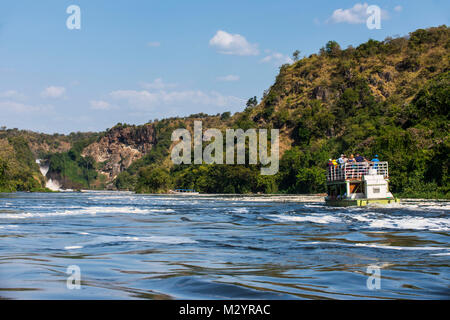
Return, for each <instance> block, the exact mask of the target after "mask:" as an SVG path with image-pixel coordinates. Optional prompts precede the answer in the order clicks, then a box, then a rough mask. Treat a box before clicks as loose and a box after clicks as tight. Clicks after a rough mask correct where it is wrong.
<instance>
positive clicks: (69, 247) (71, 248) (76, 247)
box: [64, 246, 83, 250]
mask: <svg viewBox="0 0 450 320" xmlns="http://www.w3.org/2000/svg"><path fill="white" fill-rule="evenodd" d="M81 248H83V246H67V247H64V249H65V250H73V249H81Z"/></svg>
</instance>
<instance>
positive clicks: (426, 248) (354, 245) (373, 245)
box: [301, 241, 450, 255]
mask: <svg viewBox="0 0 450 320" xmlns="http://www.w3.org/2000/svg"><path fill="white" fill-rule="evenodd" d="M301 243H302V244H326V245H333V246H345V247H366V248H376V249H388V250H410V251H437V250H445V251H449V250H450V248H446V247H400V246H389V245H385V244H379V243H345V242H324V241H310V242H301ZM447 254H448V253H437V254H433V255H447Z"/></svg>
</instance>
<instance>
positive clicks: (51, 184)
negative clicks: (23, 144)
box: [36, 159, 61, 191]
mask: <svg viewBox="0 0 450 320" xmlns="http://www.w3.org/2000/svg"><path fill="white" fill-rule="evenodd" d="M36 163H37V164H38V165H39V170H41V173H42V175H43V176H44V177H45V178H46V179H47V172H48V169H49V166H48V165H44V164H41V159H37V160H36ZM45 187H46V188H49V189H50V190H52V191H60V190H61V186H60V184H59V183H58V181H53V179H47V182H46V183H45Z"/></svg>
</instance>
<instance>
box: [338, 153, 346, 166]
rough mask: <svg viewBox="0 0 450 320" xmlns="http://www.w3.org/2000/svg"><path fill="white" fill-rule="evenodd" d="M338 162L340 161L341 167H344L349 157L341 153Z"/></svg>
mask: <svg viewBox="0 0 450 320" xmlns="http://www.w3.org/2000/svg"><path fill="white" fill-rule="evenodd" d="M337 162H338V163H339V165H340V167H341V168H342V167H343V166H344V164H345V163H346V162H347V158H346V157H345V155H344V154H341V156H340V157H339V159H338V160H337Z"/></svg>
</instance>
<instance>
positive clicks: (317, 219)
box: [269, 214, 342, 224]
mask: <svg viewBox="0 0 450 320" xmlns="http://www.w3.org/2000/svg"><path fill="white" fill-rule="evenodd" d="M269 217H272V218H275V221H281V222H283V221H292V222H313V223H323V224H327V223H339V222H342V220H341V219H340V218H338V217H335V216H330V215H324V216H320V215H311V216H288V215H281V214H273V215H269Z"/></svg>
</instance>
